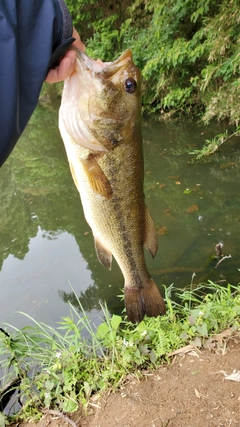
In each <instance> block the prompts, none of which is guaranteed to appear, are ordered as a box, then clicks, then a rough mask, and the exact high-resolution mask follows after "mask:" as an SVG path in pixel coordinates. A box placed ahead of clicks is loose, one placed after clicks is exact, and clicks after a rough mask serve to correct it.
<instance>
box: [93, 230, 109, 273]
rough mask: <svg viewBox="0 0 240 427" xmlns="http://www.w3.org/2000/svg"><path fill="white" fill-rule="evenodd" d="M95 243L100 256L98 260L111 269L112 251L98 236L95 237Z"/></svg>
mask: <svg viewBox="0 0 240 427" xmlns="http://www.w3.org/2000/svg"><path fill="white" fill-rule="evenodd" d="M94 243H95V251H96V254H97V257H98V260H99V261H100V263H101V264H102V265H104V267H107V269H108V270H111V265H112V253H111V252H110V251H108V250H107V249H106V248H105V247H104V246H103V245H102V243H100V242H99V240H98V239H96V237H94Z"/></svg>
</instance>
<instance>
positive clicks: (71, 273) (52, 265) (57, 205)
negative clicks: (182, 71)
mask: <svg viewBox="0 0 240 427" xmlns="http://www.w3.org/2000/svg"><path fill="white" fill-rule="evenodd" d="M54 102H55V104H49V105H48V106H47V107H46V106H43V105H41V104H40V105H39V106H38V108H37V110H36V112H35V114H34V116H33V117H32V120H31V123H30V124H29V126H28V127H27V129H26V131H25V133H24V135H23V136H22V138H21V140H20V141H19V143H18V145H17V147H16V148H15V150H14V151H13V153H12V155H11V157H10V158H9V160H8V161H7V163H6V164H4V166H3V167H2V168H1V170H0V191H1V203H0V289H1V311H0V322H3V321H9V322H10V323H14V322H18V323H17V325H18V326H23V325H24V324H26V323H28V322H27V321H26V319H22V318H21V319H19V316H16V315H15V314H14V311H24V312H26V313H28V314H30V315H31V316H33V317H34V318H36V319H37V320H41V321H44V322H46V323H49V324H52V325H54V323H55V322H56V321H59V320H60V318H61V317H62V316H64V315H67V314H69V307H68V305H67V304H65V303H66V302H67V301H69V300H70V301H71V302H72V304H74V305H77V301H76V298H75V296H74V293H73V292H72V289H71V287H70V284H69V283H71V285H72V286H73V288H74V290H75V292H76V293H77V295H78V296H79V298H80V300H81V302H82V304H83V306H84V308H85V310H87V311H88V312H89V313H90V315H91V317H92V319H93V320H95V319H96V316H97V315H98V313H99V310H100V307H99V300H106V301H107V303H108V306H109V307H110V309H111V311H113V312H115V313H116V312H118V313H119V312H121V310H122V308H123V303H122V302H121V301H120V299H119V298H118V297H117V295H119V293H120V292H121V291H120V289H121V287H122V284H123V278H122V274H121V272H120V270H119V268H118V266H117V265H116V263H115V262H113V267H112V271H111V272H109V271H108V270H107V269H105V268H104V267H103V266H101V265H100V264H99V262H98V261H97V258H96V255H95V252H94V245H93V238H92V234H91V230H90V229H89V227H88V225H87V223H86V221H85V219H84V217H83V212H82V207H81V203H80V199H79V195H78V192H77V190H76V188H75V186H74V184H73V181H72V178H71V175H70V171H69V167H68V163H67V159H66V155H65V150H64V146H63V143H62V141H61V138H60V135H59V131H58V126H57V110H58V105H59V101H58V100H55V101H54ZM143 131H144V153H145V195H146V201H147V204H148V207H149V209H150V211H151V213H152V216H153V218H154V221H155V225H156V229H157V231H158V234H159V250H158V253H157V256H156V258H155V260H154V261H153V260H152V259H151V257H150V256H149V255H148V254H147V253H146V257H147V263H148V267H149V271H150V272H151V274H152V276H153V278H154V280H155V281H156V283H157V284H158V285H159V287H161V286H162V284H165V285H166V286H169V285H170V284H171V283H174V284H175V285H176V286H178V287H182V286H186V285H188V284H189V283H190V282H191V278H192V274H193V273H194V272H195V273H196V278H195V279H194V280H195V283H198V282H201V281H203V280H207V279H211V280H218V281H220V282H221V281H223V282H222V283H226V282H228V281H231V282H232V283H236V282H238V280H239V272H238V268H239V263H238V259H239V244H238V235H239V231H240V230H239V228H240V211H239V199H240V196H239V192H238V182H239V158H240V151H239V149H238V146H237V142H238V141H237V140H235V141H234V140H233V141H232V142H231V143H228V144H227V145H226V146H225V147H224V146H223V148H222V149H221V151H220V153H217V154H215V155H214V156H212V157H210V158H209V159H207V161H206V162H205V163H191V156H189V154H187V153H186V149H189V148H191V149H194V148H197V147H199V146H202V145H203V143H204V141H205V139H209V138H210V137H211V136H214V134H216V133H219V129H216V128H215V129H212V128H203V126H200V125H197V124H196V123H188V124H186V123H185V124H183V123H180V124H179V123H173V122H171V123H160V122H154V121H152V120H151V121H147V122H145V123H144V126H143ZM219 241H222V242H223V244H224V247H223V252H224V253H226V254H229V253H231V255H232V258H231V259H227V260H226V261H224V262H222V263H221V267H220V268H219V269H217V270H216V269H215V265H216V262H217V261H216V259H214V254H215V251H214V247H215V245H216V244H217V243H218V242H219Z"/></svg>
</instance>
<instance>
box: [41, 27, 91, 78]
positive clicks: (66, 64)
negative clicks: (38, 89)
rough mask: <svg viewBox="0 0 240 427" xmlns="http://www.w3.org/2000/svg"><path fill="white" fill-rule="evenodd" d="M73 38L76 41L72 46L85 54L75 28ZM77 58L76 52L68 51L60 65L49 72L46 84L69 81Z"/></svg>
mask: <svg viewBox="0 0 240 427" xmlns="http://www.w3.org/2000/svg"><path fill="white" fill-rule="evenodd" d="M72 36H73V37H74V38H75V39H76V40H75V41H74V42H73V44H72V46H74V47H77V48H78V49H80V50H82V51H83V52H84V50H85V46H84V44H83V42H82V41H81V38H80V36H79V34H78V32H77V30H76V29H75V28H73V34H72ZM76 56H77V53H76V51H75V50H68V51H67V52H66V53H65V55H64V57H63V58H62V59H61V61H60V63H59V65H57V66H56V67H55V68H52V69H51V70H50V71H49V72H48V74H47V77H46V82H47V83H57V82H61V81H62V80H65V79H67V77H69V76H70V75H71V74H72V73H73V71H74V70H75V62H76Z"/></svg>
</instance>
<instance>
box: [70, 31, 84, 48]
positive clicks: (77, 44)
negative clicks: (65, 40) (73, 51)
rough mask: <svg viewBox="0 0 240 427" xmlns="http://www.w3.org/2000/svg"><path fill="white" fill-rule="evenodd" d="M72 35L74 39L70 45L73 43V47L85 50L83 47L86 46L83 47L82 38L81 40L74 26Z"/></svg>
mask: <svg viewBox="0 0 240 427" xmlns="http://www.w3.org/2000/svg"><path fill="white" fill-rule="evenodd" d="M72 36H73V37H74V38H75V39H76V40H75V41H74V42H73V44H72V45H73V46H74V47H77V48H78V49H80V50H81V51H82V52H84V51H85V49H86V47H85V45H84V44H83V42H82V40H81V38H80V36H79V34H78V32H77V30H76V28H73V33H72Z"/></svg>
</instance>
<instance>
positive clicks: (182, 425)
mask: <svg viewBox="0 0 240 427" xmlns="http://www.w3.org/2000/svg"><path fill="white" fill-rule="evenodd" d="M223 337H224V333H223V334H220V335H219V336H218V338H217V340H216V341H214V342H212V343H209V342H208V348H204V349H203V350H197V349H191V348H190V349H189V348H185V349H182V350H181V352H180V353H179V354H175V355H173V358H172V364H171V365H167V366H163V367H161V368H159V369H157V370H155V371H154V372H143V376H142V378H141V379H137V378H136V377H133V376H129V377H128V378H126V380H125V382H124V383H123V384H122V385H121V388H120V389H119V390H115V391H111V392H109V393H108V394H106V395H104V396H102V397H101V398H98V399H97V398H93V399H92V400H91V402H90V404H89V410H90V412H91V414H90V415H87V416H86V415H85V414H83V413H82V412H81V411H79V412H76V413H74V414H72V415H71V420H68V421H67V419H66V418H65V419H64V418H63V417H62V416H60V415H61V414H55V413H52V414H46V415H45V416H44V418H43V419H42V420H41V421H40V422H39V423H38V424H34V423H24V424H16V427H58V426H62V427H69V426H70V425H72V426H73V427H76V426H77V427H240V334H239V333H238V334H235V336H231V337H229V338H227V339H226V338H223ZM227 376H230V378H227Z"/></svg>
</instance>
